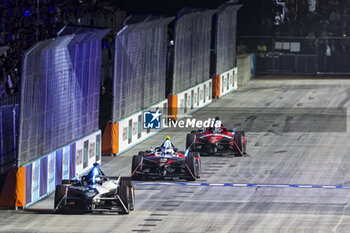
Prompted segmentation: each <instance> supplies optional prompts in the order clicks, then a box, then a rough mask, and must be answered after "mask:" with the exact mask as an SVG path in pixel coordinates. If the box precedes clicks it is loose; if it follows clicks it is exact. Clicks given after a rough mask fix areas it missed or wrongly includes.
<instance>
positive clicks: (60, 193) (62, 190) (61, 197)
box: [54, 185, 67, 213]
mask: <svg viewBox="0 0 350 233" xmlns="http://www.w3.org/2000/svg"><path fill="white" fill-rule="evenodd" d="M66 191H67V185H57V186H56V191H55V203H54V210H55V211H56V212H57V213H62V208H61V206H62V205H65V204H66V200H65V196H66Z"/></svg>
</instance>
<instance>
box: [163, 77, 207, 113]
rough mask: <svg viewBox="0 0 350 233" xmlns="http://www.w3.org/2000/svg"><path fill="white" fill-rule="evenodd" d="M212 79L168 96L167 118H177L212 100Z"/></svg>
mask: <svg viewBox="0 0 350 233" xmlns="http://www.w3.org/2000/svg"><path fill="white" fill-rule="evenodd" d="M211 89H212V80H211V79H209V80H207V81H205V82H202V83H200V84H198V85H196V86H194V87H190V88H188V89H187V90H185V91H182V92H179V93H177V94H175V95H169V96H168V102H169V110H168V112H169V118H170V119H171V120H178V119H179V118H182V117H181V116H185V115H186V114H190V113H192V112H194V111H196V110H198V109H199V108H203V107H204V106H206V105H208V104H210V103H211V102H212V96H211V93H212V90H211Z"/></svg>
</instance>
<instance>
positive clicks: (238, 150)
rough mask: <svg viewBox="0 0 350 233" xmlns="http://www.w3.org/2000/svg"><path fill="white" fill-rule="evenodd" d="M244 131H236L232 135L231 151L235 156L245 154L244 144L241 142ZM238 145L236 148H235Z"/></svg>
mask: <svg viewBox="0 0 350 233" xmlns="http://www.w3.org/2000/svg"><path fill="white" fill-rule="evenodd" d="M243 137H244V132H243V131H237V132H236V133H235V136H234V142H235V143H234V145H233V152H234V154H235V155H237V156H243V154H245V145H244V143H243ZM237 147H238V148H237Z"/></svg>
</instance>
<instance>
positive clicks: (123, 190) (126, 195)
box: [118, 177, 132, 214]
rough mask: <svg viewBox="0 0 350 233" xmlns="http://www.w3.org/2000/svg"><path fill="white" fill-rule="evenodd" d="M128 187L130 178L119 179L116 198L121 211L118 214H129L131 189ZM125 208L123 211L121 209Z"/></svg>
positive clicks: (130, 182)
mask: <svg viewBox="0 0 350 233" xmlns="http://www.w3.org/2000/svg"><path fill="white" fill-rule="evenodd" d="M130 186H132V181H131V179H130V177H121V178H120V183H119V188H118V196H119V198H120V200H119V201H120V202H121V208H122V210H121V211H120V212H119V213H120V214H129V212H130V210H131V203H132V200H131V198H130V197H131V195H130V192H131V189H130ZM123 205H124V206H125V209H124V207H123Z"/></svg>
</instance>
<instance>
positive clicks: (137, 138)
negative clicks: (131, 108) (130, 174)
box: [118, 99, 168, 154]
mask: <svg viewBox="0 0 350 233" xmlns="http://www.w3.org/2000/svg"><path fill="white" fill-rule="evenodd" d="M157 110H158V111H159V112H160V113H161V114H162V116H161V117H162V118H163V117H164V116H166V115H167V111H168V100H167V99H164V100H162V101H160V102H159V103H157V104H155V105H152V106H150V107H148V108H146V109H144V110H142V111H139V112H137V113H134V114H133V115H131V116H129V117H126V118H124V119H122V120H120V121H118V123H119V129H118V131H119V137H118V140H119V143H118V145H119V149H118V151H119V152H118V154H120V153H122V152H124V151H126V150H128V149H129V148H131V147H133V146H135V145H136V144H138V143H140V142H141V141H143V140H145V139H146V138H148V137H151V136H153V135H155V134H156V133H157V132H158V131H157V130H147V129H144V128H143V112H144V111H157Z"/></svg>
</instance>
